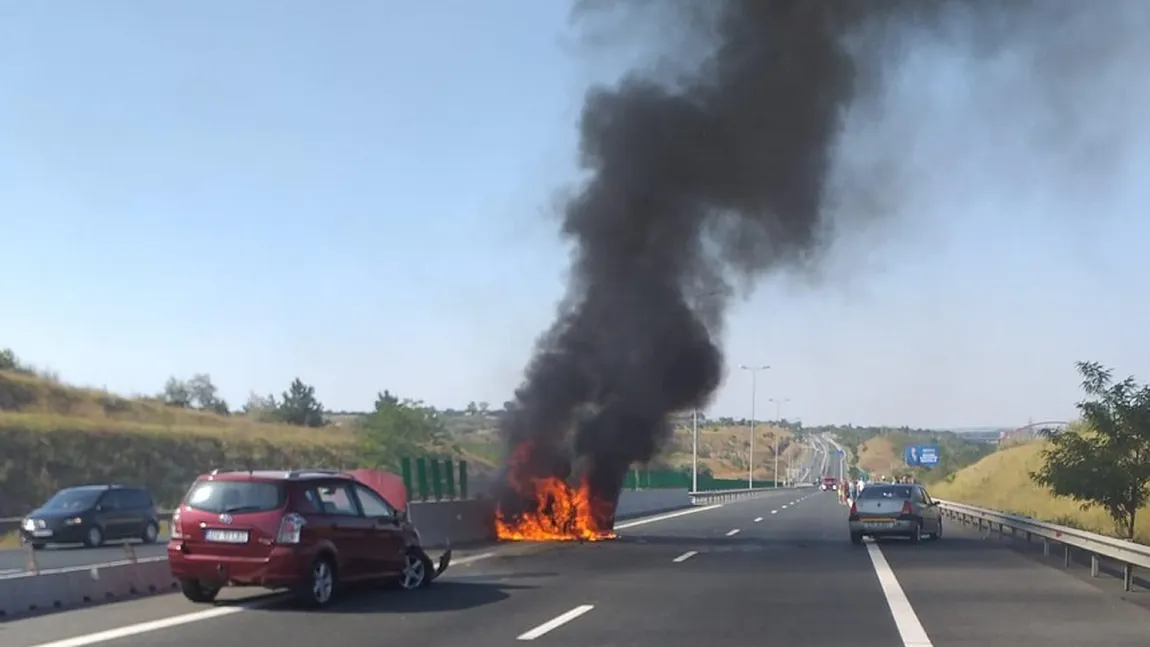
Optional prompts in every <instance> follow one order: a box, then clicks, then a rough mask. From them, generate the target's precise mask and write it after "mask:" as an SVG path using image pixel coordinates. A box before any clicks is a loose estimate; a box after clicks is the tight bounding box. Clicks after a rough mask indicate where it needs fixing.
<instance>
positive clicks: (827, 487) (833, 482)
mask: <svg viewBox="0 0 1150 647" xmlns="http://www.w3.org/2000/svg"><path fill="white" fill-rule="evenodd" d="M838 487H839V480H838V479H837V478H835V477H833V476H824V477H823V482H822V485H820V486H819V489H820V490H822V491H824V492H828V491H830V492H834V491H835V490H837V489H838Z"/></svg>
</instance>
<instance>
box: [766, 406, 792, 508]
mask: <svg viewBox="0 0 1150 647" xmlns="http://www.w3.org/2000/svg"><path fill="white" fill-rule="evenodd" d="M790 401H791V399H790V398H771V399H770V400H768V402H774V403H775V423H776V424H780V425H781V424H782V423H783V403H784V402H790ZM775 487H779V435H778V434H775Z"/></svg>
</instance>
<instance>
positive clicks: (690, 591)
mask: <svg viewBox="0 0 1150 647" xmlns="http://www.w3.org/2000/svg"><path fill="white" fill-rule="evenodd" d="M793 501H794V502H795V503H792V502H793ZM784 506H785V507H784ZM673 514H674V513H673ZM845 517H846V510H845V508H844V507H843V506H841V505H839V504H838V502H837V497H835V496H834V494H831V493H825V492H819V491H815V490H806V491H799V492H795V491H784V492H777V493H770V494H768V495H766V496H764V497H761V498H758V499H751V500H746V501H741V502H734V503H728V504H725V505H723V506H720V507H712V508H703V509H698V510H693V511H691V512H690V513H689V514H681V513H678V514H675V516H670V515H662V516H661V518H659V517H656V519H657V520H655V521H646V520H639V522H638V523H636V522H631V524H633V525H630V524H624V527H622V528H620V531H619V532H620V535H621V538H620V539H619V540H617V541H613V542H604V543H599V544H584V545H576V544H571V545H550V546H544V547H538V546H529V545H511V546H501V547H496V548H491V549H487V552H486V553H483V554H479V555H475V554H473V555H471V556H470V557H469V558H467V559H466V561H467V562H468V563H464V564H460V565H458V566H456V567H453V568H452V569H451V570H449V571H448V574H447V575H445V577H444V579H442V580H440V581H438V582H436V583H435V584H434V585H433V586H432V587H431V588H430V589H427V590H423V591H418V592H403V591H367V592H360V593H356V594H349V595H348V596H346V597H345V598H343V599H342V600H341V601H339V602H337V603H336V604H335V606H333V607H332V608H331V609H329V610H326V611H322V612H314V611H307V610H302V609H299V608H297V607H295V606H293V605H291V604H290V603H287V602H283V598H282V597H280V596H264V597H260V598H249V599H248V600H247V601H246V602H243V603H223V604H220V605H217V606H207V607H204V606H194V605H191V604H189V603H186V602H185V601H183V599H182V598H180V597H178V596H162V597H157V598H150V599H145V600H139V601H135V602H125V603H120V604H114V605H106V606H103V607H96V608H91V609H86V610H82V611H74V612H68V613H60V614H55V615H51V616H44V617H41V618H31V619H26V620H20V621H14V622H10V623H7V624H0V644H3V645H4V646H5V647H83V646H84V645H91V644H101V645H107V646H109V647H186V646H187V645H211V646H212V647H251V646H252V645H278V646H288V647H290V646H296V645H298V646H301V647H302V646H310V645H325V647H344V646H347V647H362V646H363V645H377V644H382V643H386V644H396V645H404V646H405V647H418V646H421V645H428V646H432V645H434V646H438V647H475V646H480V645H481V646H483V647H494V646H496V645H513V644H520V643H523V642H534V643H537V644H541V645H548V646H550V647H596V646H607V645H610V646H627V647H680V646H682V647H687V646H691V647H696V646H698V645H731V646H732V647H743V646H749V645H779V646H782V647H843V646H851V647H899V646H902V647H931V646H932V645H933V646H937V647H974V646H978V647H997V646H998V645H1010V646H1011V647H1081V646H1082V645H1088V644H1094V645H1105V646H1106V647H1145V646H1146V645H1147V644H1148V643H1147V640H1148V639H1147V636H1150V611H1148V610H1146V609H1145V608H1143V607H1142V606H1139V604H1138V602H1139V600H1137V599H1134V598H1135V597H1137V596H1138V595H1140V594H1137V593H1135V594H1126V596H1125V597H1127V598H1129V599H1123V596H1122V595H1121V594H1120V593H1118V592H1117V591H1118V586H1117V584H1116V583H1115V584H1114V585H1113V586H1110V584H1108V583H1107V582H1106V581H1104V580H1102V579H1098V580H1092V581H1087V580H1086V579H1084V578H1083V577H1082V576H1081V575H1076V574H1075V573H1073V572H1065V571H1062V570H1060V569H1058V568H1054V567H1051V566H1048V565H1045V564H1042V563H1040V562H1038V561H1037V560H1035V559H1033V558H1031V557H1027V556H1024V555H1022V554H1020V553H1018V552H1015V551H1012V550H1010V549H1009V548H1007V547H1006V546H1005V545H1004V544H1002V543H998V542H994V541H990V540H986V539H983V538H981V537H979V536H977V535H973V534H964V532H963V531H960V530H959V529H958V528H955V527H949V528H948V529H947V534H946V536H945V537H944V538H943V539H942V540H941V541H939V542H923V543H920V544H918V545H910V544H906V543H902V542H898V541H896V540H890V541H884V542H882V543H881V544H872V543H869V542H868V543H867V544H866V545H864V546H853V545H851V544H850V542H849V540H848V538H847V532H846V518H845ZM644 521H646V522H644ZM1079 570H1080V571H1081V570H1085V569H1079ZM234 593H235V592H234V591H229V594H234ZM1146 595H1150V594H1146ZM1131 600H1133V602H1132V601H1131ZM101 632H103V633H101ZM65 640H67V642H61V641H65Z"/></svg>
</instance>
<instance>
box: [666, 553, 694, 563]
mask: <svg viewBox="0 0 1150 647" xmlns="http://www.w3.org/2000/svg"><path fill="white" fill-rule="evenodd" d="M698 554H699V551H697V550H688V551H687V552H685V553H683V554H682V555H679V556H678V557H676V558H675V559H672V560H671V561H672V562H675V563H676V564H678V563H679V562H685V561H687V560H688V559H691V558H692V557H694V556H695V555H698Z"/></svg>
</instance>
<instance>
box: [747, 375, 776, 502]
mask: <svg viewBox="0 0 1150 647" xmlns="http://www.w3.org/2000/svg"><path fill="white" fill-rule="evenodd" d="M739 368H741V369H743V370H744V371H750V372H751V443H750V446H749V447H748V451H747V489H748V490H751V489H754V487H755V391H756V390H757V380H756V378H757V376H758V374H759V371H765V370H767V369H769V368H771V367H770V366H767V365H765V364H764V365H762V366H747V365H745V364H740V365H739ZM776 442H778V441H777V440H776ZM775 466H776V467H778V463H777V462H776V463H775ZM776 480H778V478H777V476H776Z"/></svg>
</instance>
